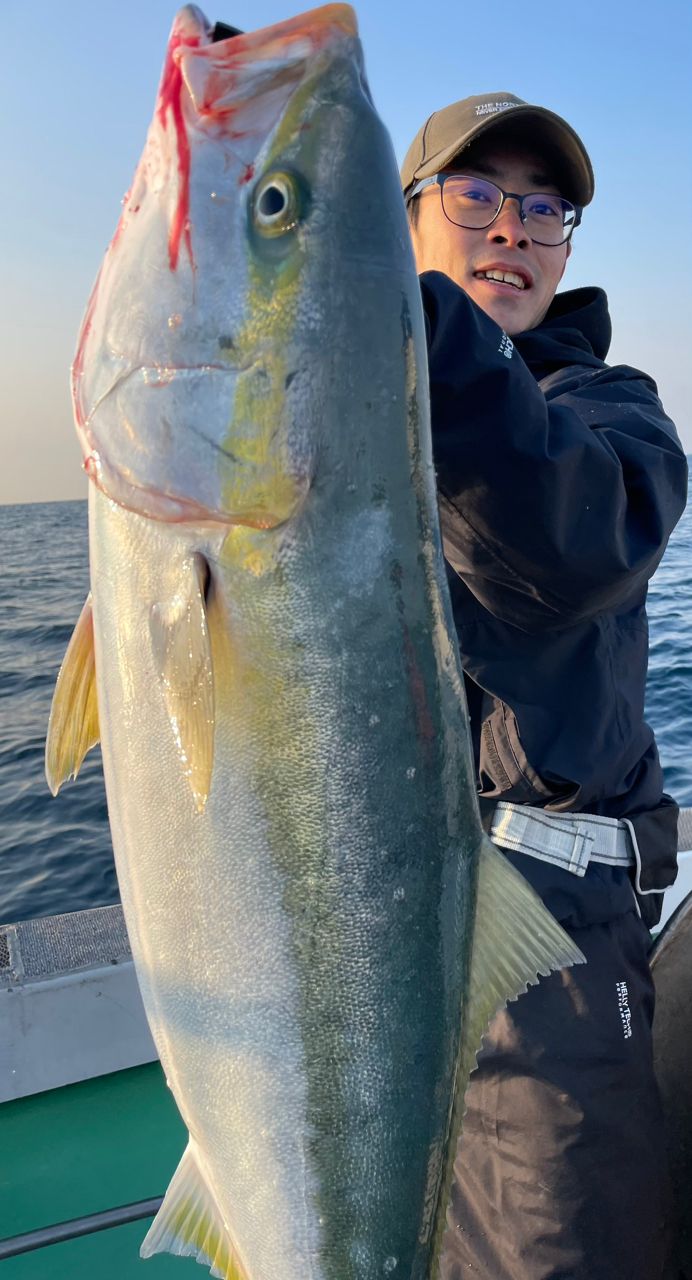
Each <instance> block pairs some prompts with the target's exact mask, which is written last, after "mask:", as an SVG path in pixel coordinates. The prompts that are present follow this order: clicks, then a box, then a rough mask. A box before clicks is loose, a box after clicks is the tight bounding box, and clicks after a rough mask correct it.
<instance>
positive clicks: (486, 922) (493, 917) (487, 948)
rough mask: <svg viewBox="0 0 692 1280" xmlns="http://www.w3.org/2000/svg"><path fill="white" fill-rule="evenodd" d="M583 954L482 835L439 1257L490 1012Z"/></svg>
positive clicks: (436, 1249) (440, 1210) (581, 959)
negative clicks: (469, 1093) (470, 1087)
mask: <svg viewBox="0 0 692 1280" xmlns="http://www.w3.org/2000/svg"><path fill="white" fill-rule="evenodd" d="M585 963H586V959H585V957H584V956H583V955H582V952H581V951H580V950H579V948H578V947H577V946H576V944H575V943H574V942H573V941H572V939H571V938H570V936H569V934H567V933H566V932H565V930H564V929H563V928H562V926H561V925H559V924H558V922H557V920H556V919H555V918H554V916H553V915H551V913H550V912H549V911H548V909H547V907H545V906H544V904H543V903H542V902H541V900H540V898H539V897H538V894H537V893H536V892H535V891H534V890H533V889H532V888H531V885H530V884H529V883H528V881H527V880H526V879H525V878H524V876H523V875H521V873H520V872H519V871H517V870H516V868H515V867H513V866H512V865H511V863H510V862H509V861H508V860H507V858H505V857H504V855H503V854H502V853H500V851H499V849H497V848H496V846H495V845H494V844H492V843H491V841H490V840H488V839H487V837H485V836H484V837H483V842H482V846H481V856H480V859H479V868H478V888H477V898H476V913H475V927H474V935H473V943H472V948H471V961H470V972H469V983H468V992H467V1000H466V1008H465V1010H464V1012H463V1015H462V1016H463V1028H462V1036H461V1045H460V1049H459V1058H458V1062H457V1078H456V1085H455V1091H454V1102H453V1106H452V1115H451V1126H450V1142H449V1144H448V1148H447V1150H448V1156H447V1165H446V1168H444V1169H443V1170H442V1171H441V1174H442V1179H441V1182H442V1185H441V1191H440V1195H439V1198H438V1211H437V1217H436V1222H435V1227H434V1237H435V1241H434V1254H435V1256H438V1257H439V1250H440V1248H441V1243H442V1233H443V1231H444V1227H445V1219H446V1213H447V1208H448V1205H449V1200H450V1194H451V1186H452V1179H453V1173H454V1160H455V1158H456V1148H457V1141H458V1138H459V1134H460V1132H461V1128H462V1121H463V1117H464V1112H465V1110H466V1102H465V1098H466V1090H467V1087H468V1083H469V1077H470V1075H471V1072H472V1071H473V1070H474V1069H475V1067H476V1058H477V1056H478V1052H479V1050H480V1048H481V1045H482V1040H483V1036H484V1035H485V1033H486V1031H487V1029H488V1024H489V1022H490V1020H491V1018H492V1017H493V1016H494V1015H495V1014H496V1013H498V1012H499V1010H500V1009H503V1008H504V1006H505V1005H506V1004H507V1003H508V1001H510V1000H516V999H517V997H518V996H520V995H521V994H522V993H523V992H524V991H527V990H528V988H529V987H530V986H534V985H535V984H536V983H537V982H538V981H539V979H540V978H541V977H547V976H548V974H550V973H551V972H552V971H553V970H556V969H564V968H567V967H569V966H571V965H573V964H585Z"/></svg>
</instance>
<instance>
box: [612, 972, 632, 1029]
mask: <svg viewBox="0 0 692 1280" xmlns="http://www.w3.org/2000/svg"><path fill="white" fill-rule="evenodd" d="M615 988H616V990H617V995H618V1009H619V1010H620V1017H621V1019H622V1029H623V1031H624V1033H625V1040H629V1038H630V1036H631V1035H632V1014H631V1012H630V998H629V991H628V990H627V983H626V982H616V983H615Z"/></svg>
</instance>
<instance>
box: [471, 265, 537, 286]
mask: <svg viewBox="0 0 692 1280" xmlns="http://www.w3.org/2000/svg"><path fill="white" fill-rule="evenodd" d="M476 274H477V275H479V276H480V277H481V278H482V279H484V280H499V281H500V282H501V283H504V284H513V285H514V287H515V288H516V289H524V288H525V287H526V286H525V284H524V281H523V280H522V278H521V276H518V275H515V273H514V272H513V271H496V270H495V269H494V268H493V270H491V271H478V272H477V273H476Z"/></svg>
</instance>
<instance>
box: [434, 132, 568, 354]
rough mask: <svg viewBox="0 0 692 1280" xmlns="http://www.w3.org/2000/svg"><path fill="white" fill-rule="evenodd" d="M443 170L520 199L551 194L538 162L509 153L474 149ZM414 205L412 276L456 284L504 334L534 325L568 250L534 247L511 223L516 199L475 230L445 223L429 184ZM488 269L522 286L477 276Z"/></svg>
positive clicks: (508, 149) (515, 219) (492, 147)
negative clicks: (431, 275)
mask: <svg viewBox="0 0 692 1280" xmlns="http://www.w3.org/2000/svg"><path fill="white" fill-rule="evenodd" d="M450 170H452V171H456V172H459V173H467V174H469V175H470V176H471V177H473V178H488V179H489V180H490V181H491V182H494V183H496V185H497V186H498V187H502V189H503V190H504V191H516V192H517V194H518V195H527V194H528V193H529V192H531V191H544V192H547V193H552V194H554V195H559V194H560V193H559V191H558V188H557V187H556V186H555V184H554V183H553V182H551V181H550V175H549V174H548V173H547V172H546V165H545V164H544V162H543V161H542V160H541V158H540V156H539V155H534V154H533V152H531V151H523V150H521V149H519V148H517V147H515V146H509V145H504V146H503V145H502V144H501V143H499V142H496V143H495V144H493V143H492V142H491V141H490V140H489V141H488V142H487V144H486V145H485V146H484V147H481V146H480V145H479V146H477V147H475V148H474V152H473V161H469V162H468V163H466V162H464V161H463V159H462V158H461V157H457V159H456V161H455V162H454V164H453V165H451V166H450ZM415 199H416V200H417V201H418V203H419V209H418V220H417V223H416V225H415V226H413V227H412V228H411V238H412V240H413V250H414V254H415V257H416V266H417V268H418V271H419V272H422V271H442V272H444V274H445V275H447V276H449V277H450V279H452V280H454V281H455V282H456V284H458V285H460V286H461V288H462V289H464V290H465V292H466V293H468V294H469V296H470V297H471V298H473V300H474V302H477V303H478V306H479V307H482V308H483V310H484V311H485V312H486V313H487V315H489V316H491V317H492V319H493V320H495V321H496V322H497V324H499V325H500V326H501V327H502V328H503V329H504V330H505V332H506V333H509V334H513V333H521V332H522V331H523V330H524V329H532V328H534V326H535V325H537V324H540V322H541V320H542V319H543V317H544V315H545V313H546V311H547V310H548V307H549V306H550V304H551V302H552V300H553V298H554V296H555V291H556V289H557V286H558V284H559V283H560V280H561V279H562V275H563V273H564V270H565V266H566V263H567V259H568V257H569V254H570V245H569V243H565V244H560V245H542V244H534V243H533V241H532V240H531V239H530V238H529V237H528V235H527V234H526V231H525V229H524V226H523V224H522V221H521V219H520V217H519V207H518V205H517V202H516V200H509V201H506V202H505V204H504V205H503V206H502V209H501V210H500V213H499V215H498V217H497V218H496V219H495V221H494V222H493V223H492V225H491V226H489V227H485V228H484V229H483V230H473V229H468V228H466V227H457V226H456V225H455V224H454V223H453V222H450V221H449V219H448V218H446V217H445V214H444V211H443V209H442V201H441V199H440V188H439V186H437V184H434V185H433V186H430V187H425V188H424V190H423V191H421V193H420V195H418V196H416V197H415ZM491 268H497V269H499V270H505V271H513V272H515V273H516V274H517V275H520V276H521V277H522V279H523V281H524V287H523V288H519V287H518V286H517V285H514V284H506V283H500V282H499V281H497V280H488V279H485V278H484V277H483V272H484V271H489V270H490V269H491Z"/></svg>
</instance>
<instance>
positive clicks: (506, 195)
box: [404, 169, 584, 249]
mask: <svg viewBox="0 0 692 1280" xmlns="http://www.w3.org/2000/svg"><path fill="white" fill-rule="evenodd" d="M448 178H474V180H476V181H479V182H487V183H488V184H489V185H490V186H491V187H495V190H496V191H499V192H500V195H501V196H502V199H501V201H500V203H499V206H498V208H497V212H496V213H494V214H493V216H492V218H491V219H490V222H486V224H485V226H484V227H466V226H464V224H463V222H455V221H454V219H453V218H450V216H449V214H448V213H447V210H446V209H445V202H444V197H443V193H442V188H443V187H444V184H445V182H446V181H447V179H448ZM433 183H437V185H438V186H439V188H440V204H441V205H442V212H443V214H444V216H445V218H446V219H447V221H448V222H451V224H452V226H453V227H462V228H463V230H464V231H487V230H488V227H492V225H493V223H494V222H495V221H496V220H497V219H498V218H499V216H500V214H501V213H502V210H503V209H504V207H505V204H506V202H507V201H508V200H516V202H517V204H518V205H519V217H520V219H521V225H522V227H524V228H526V218H527V216H528V215H526V214H525V213H524V201H525V200H528V199H529V197H530V196H542V195H546V196H547V195H551V194H552V193H551V192H549V191H527V192H526V194H525V195H523V196H520V195H519V193H518V192H517V191H503V190H502V187H498V185H497V183H496V182H491V181H490V179H489V178H479V177H477V175H474V174H472V173H462V172H461V171H460V170H457V169H451V170H450V169H448V170H447V171H446V172H445V173H434V174H433V175H432V177H430V178H421V179H420V181H419V182H417V183H416V185H415V186H414V187H412V189H411V190H410V191H407V192H406V194H405V196H404V199H405V201H406V204H410V202H411V201H412V200H413V197H414V196H417V195H420V193H421V191H423V190H424V189H425V187H430V186H432V185H433ZM558 199H560V200H564V201H565V203H566V204H568V205H569V206H570V208H571V209H574V222H573V223H572V225H571V227H570V228H569V231H568V234H567V235H566V236H565V237H564V239H562V240H558V242H557V244H546V242H545V241H544V240H536V239H535V238H534V236H529V239H530V241H531V243H532V244H540V245H542V246H543V248H544V249H559V248H560V245H563V244H569V242H570V240H571V239H572V232H573V231H574V229H575V227H578V226H579V225H580V223H581V215H582V213H583V212H584V209H583V206H582V205H578V204H572V201H571V200H567V198H566V197H565V196H558ZM563 225H564V224H563ZM527 235H528V232H527Z"/></svg>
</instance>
